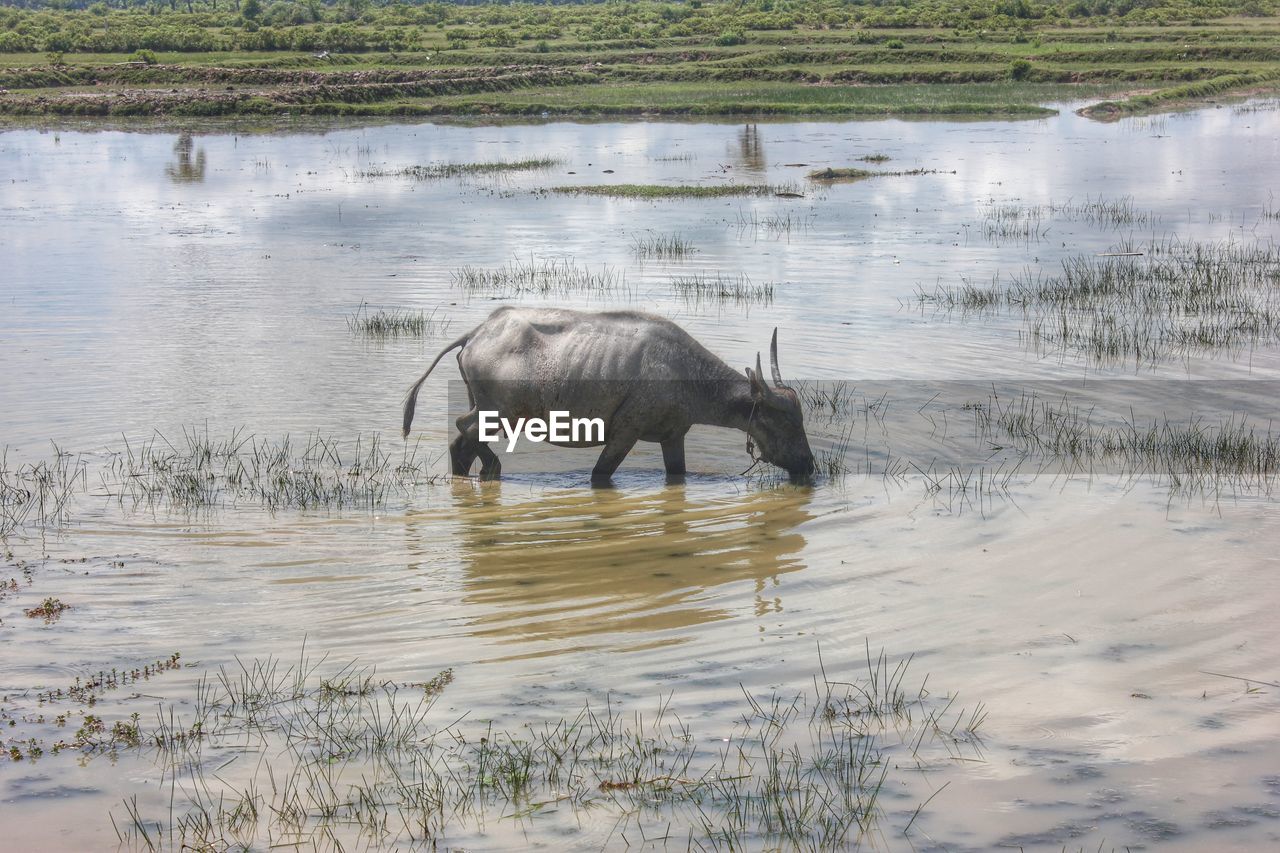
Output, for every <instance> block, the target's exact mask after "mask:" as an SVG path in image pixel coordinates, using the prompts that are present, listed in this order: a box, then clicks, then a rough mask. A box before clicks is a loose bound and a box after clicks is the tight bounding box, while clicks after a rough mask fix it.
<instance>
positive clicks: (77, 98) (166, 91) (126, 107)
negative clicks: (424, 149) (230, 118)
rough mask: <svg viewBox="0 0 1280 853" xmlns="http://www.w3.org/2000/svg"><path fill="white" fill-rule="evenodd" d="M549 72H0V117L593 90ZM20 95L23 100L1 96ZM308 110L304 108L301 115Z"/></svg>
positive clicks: (347, 107)
mask: <svg viewBox="0 0 1280 853" xmlns="http://www.w3.org/2000/svg"><path fill="white" fill-rule="evenodd" d="M597 81H598V75H596V74H594V73H590V72H585V71H580V70H573V69H563V68H553V67H549V66H541V65H534V66H500V67H474V68H461V69H458V68H449V69H395V68H380V69H369V70H361V71H314V70H296V69H267V68H226V67H198V66H197V67H193V66H184V65H140V64H136V63H125V64H122V65H109V66H96V67H94V66H80V67H75V68H65V67H62V68H20V69H14V70H11V71H7V72H3V73H0V114H8V115H86V116H161V115H235V114H242V113H243V114H270V113H288V112H299V111H302V112H317V111H321V112H322V111H323V110H322V109H317V106H318V105H326V104H327V105H331V106H332V107H333V109H332V111H333V112H335V113H337V112H350V111H353V110H354V109H357V105H382V106H383V107H385V106H387V105H388V104H389V103H393V102H395V101H398V100H403V99H407V98H430V97H439V96H443V95H466V94H478V93H483V92H505V91H511V90H515V89H521V88H528V87H531V86H561V85H571V84H575V83H591V82H597ZM8 89H21V90H25V91H16V92H15V91H6V90H8ZM303 105H309V106H308V108H306V109H301V110H300V109H299V107H301V106H303Z"/></svg>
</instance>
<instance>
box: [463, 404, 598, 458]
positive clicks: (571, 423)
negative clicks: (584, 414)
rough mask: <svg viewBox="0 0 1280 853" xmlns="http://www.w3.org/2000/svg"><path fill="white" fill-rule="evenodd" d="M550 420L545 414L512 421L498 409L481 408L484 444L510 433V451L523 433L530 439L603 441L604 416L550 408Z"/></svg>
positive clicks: (508, 437) (567, 441)
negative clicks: (589, 415)
mask: <svg viewBox="0 0 1280 853" xmlns="http://www.w3.org/2000/svg"><path fill="white" fill-rule="evenodd" d="M550 415H551V417H550V418H549V419H547V420H543V419H542V418H516V420H515V422H514V423H512V422H511V421H509V420H508V419H506V418H504V417H502V416H500V415H499V414H498V413H497V412H494V411H486V410H484V409H482V410H481V411H480V440H481V441H483V442H484V443H485V444H493V443H494V442H497V441H500V440H501V439H502V433H504V432H505V433H506V434H507V452H508V453H510V452H512V451H513V450H515V449H516V441H517V440H519V438H520V435H521V433H523V434H524V437H525V438H527V439H528V440H529V441H534V442H541V441H550V442H552V443H553V444H554V443H569V442H572V443H574V444H588V443H591V442H595V443H597V444H603V443H604V419H603V418H575V417H571V416H570V414H569V413H568V412H565V411H560V410H558V409H556V410H552V411H551V412H550Z"/></svg>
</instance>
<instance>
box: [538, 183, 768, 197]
mask: <svg viewBox="0 0 1280 853" xmlns="http://www.w3.org/2000/svg"><path fill="white" fill-rule="evenodd" d="M790 191H792V190H791V189H790V188H789V187H787V186H785V185H784V186H779V187H775V186H772V185H769V184H713V185H709V186H698V185H679V184H581V185H577V186H565V187H553V188H552V192H557V193H561V194H563V195H596V196H605V197H608V198H633V199H671V198H727V197H731V196H768V195H776V194H777V193H779V192H783V193H786V192H790Z"/></svg>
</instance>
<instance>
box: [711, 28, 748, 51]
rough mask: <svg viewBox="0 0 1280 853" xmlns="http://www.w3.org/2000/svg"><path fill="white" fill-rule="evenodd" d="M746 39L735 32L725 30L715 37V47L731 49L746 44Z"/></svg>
mask: <svg viewBox="0 0 1280 853" xmlns="http://www.w3.org/2000/svg"><path fill="white" fill-rule="evenodd" d="M746 43H747V37H746V36H744V35H743V34H742V33H740V32H737V31H735V30H725V31H724V32H722V33H721V34H720V35H718V36H716V45H717V46H719V47H732V46H733V45H735V44H746Z"/></svg>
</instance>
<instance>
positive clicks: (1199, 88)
mask: <svg viewBox="0 0 1280 853" xmlns="http://www.w3.org/2000/svg"><path fill="white" fill-rule="evenodd" d="M1278 79H1280V71H1265V72H1259V73H1256V74H1223V75H1221V76H1219V77H1213V78H1211V79H1209V80H1204V81H1201V82H1199V83H1188V84H1187V85H1185V86H1174V87H1173V88H1172V89H1165V90H1163V91H1160V92H1153V93H1151V94H1149V95H1135V96H1133V97H1132V98H1126V99H1125V100H1123V101H1103V102H1101V103H1098V104H1093V105H1092V106H1089V107H1085V108H1084V109H1082V110H1081V111H1080V112H1081V114H1082V115H1086V116H1089V117H1090V118H1098V119H1112V118H1119V117H1120V116H1122V115H1129V114H1133V113H1144V112H1151V111H1153V110H1157V109H1159V108H1161V107H1165V106H1171V105H1176V104H1179V103H1187V102H1191V101H1197V100H1201V99H1203V98H1210V97H1213V96H1214V95H1222V94H1227V93H1230V92H1235V91H1240V90H1242V89H1251V88H1255V87H1259V86H1266V85H1267V84H1271V83H1275V81H1276V80H1278Z"/></svg>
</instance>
